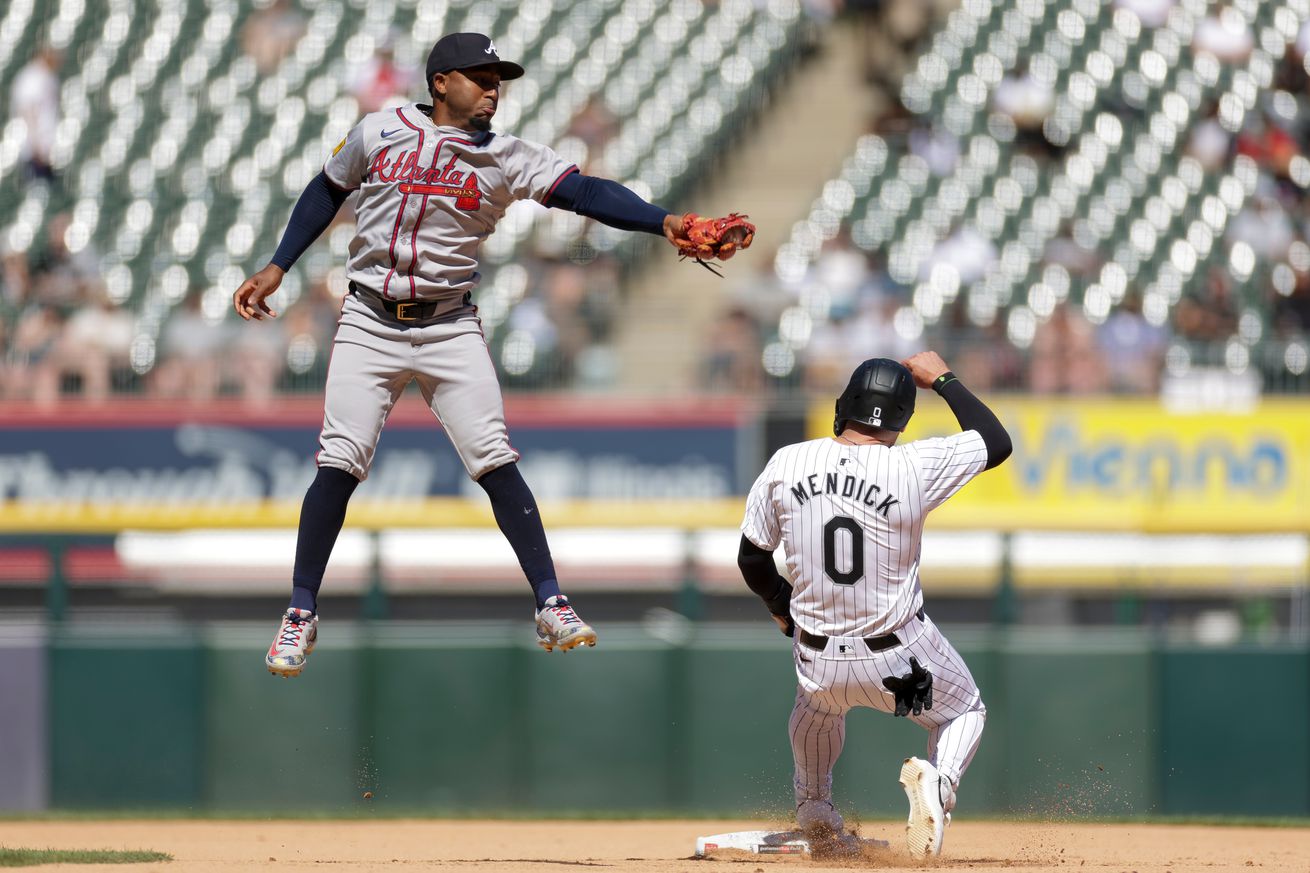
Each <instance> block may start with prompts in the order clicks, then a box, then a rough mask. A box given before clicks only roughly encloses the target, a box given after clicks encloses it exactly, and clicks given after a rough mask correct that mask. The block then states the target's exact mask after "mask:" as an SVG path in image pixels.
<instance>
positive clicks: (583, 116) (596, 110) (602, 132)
mask: <svg viewBox="0 0 1310 873" xmlns="http://www.w3.org/2000/svg"><path fill="white" fill-rule="evenodd" d="M618 133H619V120H618V118H616V117H615V115H614V113H613V112H611V111H610V108H609V106H608V105H607V104H606V103H605V98H604V97H603V96H601V95H600V94H594V95H592V96H591V97H590V98H589V99H588V100H587V102H586V103H585V104H584V105H583V107H582V108H581V109H579V110H578V112H577V114H576V115H574V116H573V119H572V120H571V121H569V127H568V130H567V132H566V134H565V135H566V136H576V137H577V138H578V139H580V140H582V141H583V142H584V143H586V144H587V153H588V154H590V155H595V154H597V153H598V152H600V151H601V149H603V148H604V147H605V144H606V143H608V142H609V141H610V140H612V139H613V138H614V137H615V136H617V135H618Z"/></svg>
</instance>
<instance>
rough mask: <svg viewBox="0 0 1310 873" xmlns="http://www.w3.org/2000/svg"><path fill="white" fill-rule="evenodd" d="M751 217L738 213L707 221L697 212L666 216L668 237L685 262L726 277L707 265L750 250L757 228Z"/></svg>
mask: <svg viewBox="0 0 1310 873" xmlns="http://www.w3.org/2000/svg"><path fill="white" fill-rule="evenodd" d="M747 217H748V216H746V215H742V214H740V213H737V212H733V213H731V214H730V215H726V216H724V217H722V218H704V217H702V216H699V215H697V214H696V213H694V212H684V213H683V214H682V215H679V216H675V215H666V216H665V217H664V237H665V238H666V239H667V240H668V241H669V242H671V243H672V244H673V245H674V247H675V248H677V250H678V252H679V254H681V255H682V256H683V257H684V258H692V259H694V260H695V261H696V263H698V264H700V265H701V266H702V267H705V268H706V269H708V270H709V271H710V272H711V273H714V274H715V275H717V276H722V275H723V274H722V273H720V272H719V271H718V270H715V269H714V268H713V267H711V266H710V265H709V264H708V263H706V262H707V261H713V260H720V261H726V260H728V259H729V258H731V257H732V256H733V255H735V254H736V253H737V252H739V251H741V250H742V249H748V248H750V245H751V242H752V241H753V240H754V239H755V225H753V224H751V223H750V222H749V221H747V220H746V219H747Z"/></svg>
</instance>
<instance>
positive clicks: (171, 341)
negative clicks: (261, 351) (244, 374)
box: [150, 289, 272, 402]
mask: <svg viewBox="0 0 1310 873" xmlns="http://www.w3.org/2000/svg"><path fill="white" fill-rule="evenodd" d="M202 299H203V294H202V293H201V291H200V290H199V289H196V290H193V291H191V292H190V293H189V294H188V295H187V296H186V299H184V300H183V301H182V303H181V304H179V305H178V306H177V308H176V309H175V310H174V311H173V313H172V314H171V315H170V316H169V319H168V321H167V322H166V323H165V324H164V329H163V331H161V333H160V336H159V344H158V348H159V363H158V364H157V365H156V366H155V368H154V370H153V372H152V373H151V374H150V376H151V378H150V388H151V391H152V392H153V393H154V394H156V395H158V396H160V397H166V398H170V399H178V400H183V399H185V400H192V401H196V402H205V401H208V400H212V399H213V398H215V397H217V396H218V393H219V388H220V385H221V384H222V375H223V360H224V358H225V357H228V356H229V352H228V350H227V345H228V332H227V331H226V330H225V329H224V327H223V322H222V319H221V318H218V319H213V318H208V317H206V315H205V313H204V310H203V308H202V306H201V303H202ZM225 302H226V301H225ZM223 314H226V307H225V308H224V310H223ZM269 326H270V327H272V325H269ZM253 332H254V331H242V333H253ZM260 333H263V331H260Z"/></svg>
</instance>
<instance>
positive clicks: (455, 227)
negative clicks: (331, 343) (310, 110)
mask: <svg viewBox="0 0 1310 873" xmlns="http://www.w3.org/2000/svg"><path fill="white" fill-rule="evenodd" d="M428 108H429V107H426V106H421V105H420V104H417V103H410V104H408V105H406V106H399V107H396V108H395V109H387V110H384V111H382V112H373V113H370V114H368V115H365V116H364V118H363V119H361V120H360V122H359V124H357V125H355V127H354V128H352V129H351V131H350V133H348V134H347V135H346V138H345V139H344V140H343V141H342V142H341V144H340V145H339V146H337V148H336V149H335V151H333V153H332V156H331V157H330V158H328V160H327V163H326V164H324V166H323V172H324V173H326V174H327V177H328V178H329V179H330V180H331V181H332V182H333V184H335V185H337V186H338V187H340V188H343V189H346V190H349V191H356V190H357V191H358V192H359V195H358V199H357V200H356V203H355V238H354V239H353V240H352V241H351V243H350V260H349V262H348V263H347V268H346V272H347V275H348V276H349V277H350V279H351V280H353V281H354V282H357V283H359V284H360V285H361V286H363V287H365V288H369V289H372V290H373V291H376V292H377V293H379V294H381V295H382V296H384V297H387V298H389V299H392V300H446V299H448V300H451V301H452V303H458V302H459V301H460V300H462V299H463V297H464V295H465V294H466V293H467V292H468V291H469V290H471V289H472V288H473V286H474V285H476V284H477V283H478V281H479V279H480V278H481V276H480V275H479V273H478V272H477V267H478V247H479V246H480V245H482V241H483V240H485V239H486V238H487V237H488V236H490V235H491V232H492V231H493V230H495V229H496V222H498V221H499V220H500V218H501V216H503V215H504V214H505V210H506V209H507V208H508V207H509V205H510V204H511V203H512V202H514V201H515V200H527V199H532V200H537V201H545V199H546V198H547V197H548V196H549V195H550V192H551V191H553V190H554V188H555V186H556V185H557V184H559V181H560V180H561V179H562V178H564V176H566V175H568V174H569V173H570V172H572V171H573V170H575V169H577V168H576V166H575V165H573V164H571V163H569V162H568V161H566V160H564V159H563V158H561V157H560V156H559V155H557V154H556V153H555V152H553V151H552V150H551V149H549V148H547V147H546V146H543V145H537V144H536V143H530V142H528V141H526V140H522V139H519V138H518V137H515V136H506V135H504V134H498V133H490V132H479V133H470V132H468V131H466V130H461V129H459V128H455V127H439V126H437V125H436V124H433V123H432V119H431V118H429V117H428V113H427V110H428Z"/></svg>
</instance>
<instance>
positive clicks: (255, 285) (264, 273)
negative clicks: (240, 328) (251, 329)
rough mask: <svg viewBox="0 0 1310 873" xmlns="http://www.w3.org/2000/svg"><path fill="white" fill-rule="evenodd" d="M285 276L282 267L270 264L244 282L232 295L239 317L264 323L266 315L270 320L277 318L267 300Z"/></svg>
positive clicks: (233, 304)
mask: <svg viewBox="0 0 1310 873" xmlns="http://www.w3.org/2000/svg"><path fill="white" fill-rule="evenodd" d="M285 275H286V273H284V272H283V270H282V268H281V267H279V266H277V265H276V264H269V265H268V266H267V267H265V268H264V269H262V270H260V271H259V272H258V273H256V274H255V275H253V276H251V277H250V278H249V279H247V280H246V281H244V282H242V283H241V287H240V288H238V289H237V290H236V293H235V294H233V295H232V306H233V307H234V308H235V309H236V311H237V315H239V316H241V317H242V318H244V319H245V320H246V321H249V320H250V319H252V318H253V319H255V320H256V321H262V320H263V318H264V316H265V315H267V316H268V317H269V318H277V313H276V312H274V311H273V310H272V309H270V308H269V306H268V304H267V303H266V302H265V300H266V299H267V298H268V296H269V295H271V294H272V293H273V292H274V291H276V290H277V289H278V286H279V285H281V284H282V277H283V276H285Z"/></svg>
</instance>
